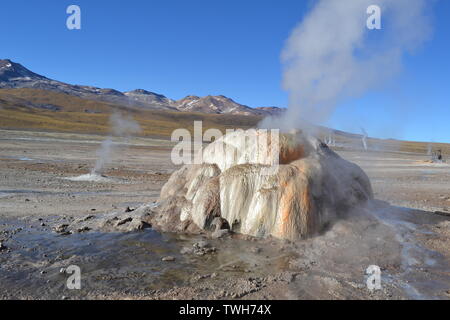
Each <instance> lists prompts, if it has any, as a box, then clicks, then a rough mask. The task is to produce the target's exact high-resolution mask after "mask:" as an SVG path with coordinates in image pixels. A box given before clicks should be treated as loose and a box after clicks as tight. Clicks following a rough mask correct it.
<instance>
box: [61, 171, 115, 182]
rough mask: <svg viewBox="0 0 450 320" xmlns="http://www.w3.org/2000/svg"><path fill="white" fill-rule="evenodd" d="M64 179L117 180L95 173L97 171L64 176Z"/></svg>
mask: <svg viewBox="0 0 450 320" xmlns="http://www.w3.org/2000/svg"><path fill="white" fill-rule="evenodd" d="M66 180H70V181H90V182H117V181H118V180H117V179H112V178H108V177H106V176H103V175H100V174H97V173H88V174H82V175H81V176H77V177H70V178H66Z"/></svg>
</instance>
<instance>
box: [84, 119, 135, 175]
mask: <svg viewBox="0 0 450 320" xmlns="http://www.w3.org/2000/svg"><path fill="white" fill-rule="evenodd" d="M109 122H110V126H111V132H112V135H111V136H109V137H108V138H107V139H106V140H104V141H103V142H102V144H101V146H100V148H99V149H98V150H97V156H98V158H97V161H96V162H95V166H94V168H93V169H92V171H91V174H92V175H97V174H101V173H102V170H103V169H104V167H105V165H107V164H108V163H110V162H111V160H112V152H113V148H114V142H113V140H112V139H113V137H112V136H115V137H123V138H126V139H128V138H130V137H131V135H133V134H136V133H139V132H140V131H141V127H140V126H139V124H138V123H137V122H136V121H135V120H133V119H132V118H131V117H123V116H122V115H121V114H120V113H114V114H112V115H111V117H110V119H109Z"/></svg>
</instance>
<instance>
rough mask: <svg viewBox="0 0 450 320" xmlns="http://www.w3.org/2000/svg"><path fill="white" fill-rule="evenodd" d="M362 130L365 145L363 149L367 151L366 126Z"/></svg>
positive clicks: (362, 139)
mask: <svg viewBox="0 0 450 320" xmlns="http://www.w3.org/2000/svg"><path fill="white" fill-rule="evenodd" d="M361 132H362V136H361V141H362V145H363V149H364V150H365V151H367V137H368V135H367V132H366V130H364V128H361Z"/></svg>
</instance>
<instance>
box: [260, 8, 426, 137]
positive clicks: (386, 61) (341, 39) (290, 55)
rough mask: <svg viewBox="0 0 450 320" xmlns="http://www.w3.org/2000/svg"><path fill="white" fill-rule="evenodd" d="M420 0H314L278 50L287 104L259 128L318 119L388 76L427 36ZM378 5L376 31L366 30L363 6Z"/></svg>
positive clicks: (298, 124)
mask: <svg viewBox="0 0 450 320" xmlns="http://www.w3.org/2000/svg"><path fill="white" fill-rule="evenodd" d="M427 4H429V3H427V2H426V1H425V0H339V1H337V0H320V1H318V2H317V4H316V5H315V7H314V8H313V9H312V10H311V12H310V13H309V14H308V15H307V16H306V17H305V18H304V19H303V21H302V22H301V23H300V24H299V25H298V26H297V27H296V28H295V29H294V30H293V31H292V34H291V35H290V37H289V39H288V40H287V42H286V45H285V48H284V50H283V52H282V55H281V57H282V62H283V65H284V75H283V87H284V89H285V90H287V91H288V93H289V108H288V110H287V112H286V113H285V114H284V116H282V117H281V118H278V119H266V120H264V121H263V122H262V123H261V126H262V127H276V128H280V129H282V128H283V129H292V128H298V127H299V126H301V125H302V124H301V123H300V121H301V120H303V121H306V123H311V122H312V123H323V122H324V121H326V120H327V119H328V118H329V117H330V115H331V114H332V112H333V111H334V108H335V107H336V105H337V104H338V103H340V102H342V101H343V100H345V99H348V98H351V97H357V96H359V95H361V94H363V93H365V92H366V91H367V90H369V89H372V88H375V87H377V86H379V85H381V84H383V83H384V82H385V81H387V80H389V79H391V78H392V77H393V76H394V75H396V74H397V73H398V72H399V71H400V70H401V65H402V58H403V56H404V55H405V54H406V53H411V52H413V51H414V49H416V48H417V47H418V46H419V45H420V44H422V43H423V42H424V40H426V39H427V37H428V36H429V34H430V31H431V27H430V21H429V18H428V16H427V13H426V8H425V7H426V5H427ZM370 5H378V6H379V7H380V8H381V27H382V29H381V30H369V29H368V28H367V27H366V21H367V19H368V17H369V14H367V12H366V11H367V8H368V6H370Z"/></svg>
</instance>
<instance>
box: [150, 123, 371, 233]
mask: <svg viewBox="0 0 450 320" xmlns="http://www.w3.org/2000/svg"><path fill="white" fill-rule="evenodd" d="M261 136H264V130H253V129H252V130H247V131H241V132H234V133H232V134H228V135H226V136H224V137H222V138H221V139H218V140H217V141H215V142H213V143H211V144H210V145H209V146H208V147H206V148H205V149H204V151H203V162H204V164H201V165H186V166H184V167H182V168H181V169H180V170H178V171H177V172H175V173H174V174H173V175H172V176H171V178H170V179H169V181H168V182H167V183H166V185H165V186H164V187H163V189H162V191H161V196H160V206H159V208H158V211H157V212H155V213H154V215H153V216H152V218H151V219H152V221H151V222H152V224H153V225H154V226H155V227H160V228H161V229H163V230H166V231H190V232H194V231H199V230H211V229H212V228H213V221H214V219H215V218H221V219H223V221H226V222H227V224H228V225H229V226H230V228H231V229H232V230H233V231H235V232H239V233H243V234H248V235H252V236H257V237H266V236H274V237H277V238H281V239H289V240H295V239H299V238H305V237H309V236H312V235H314V234H317V233H318V232H320V231H321V230H322V229H323V228H324V226H326V225H328V224H329V223H330V222H332V221H333V220H334V219H336V218H339V217H341V216H343V215H344V214H345V213H346V212H347V211H348V210H351V209H353V208H355V207H357V206H359V205H361V204H364V203H365V202H366V201H367V200H368V199H370V198H372V188H371V185H370V182H369V179H368V178H367V176H366V174H365V173H364V172H363V171H362V170H361V169H360V168H359V167H358V166H357V165H355V164H353V163H350V162H348V161H346V160H344V159H342V158H340V157H339V156H338V155H337V154H336V153H334V152H333V151H331V150H330V149H329V148H328V147H327V146H326V145H325V144H323V143H322V142H321V141H319V140H318V139H315V138H313V137H311V136H306V135H303V134H302V133H301V132H297V133H295V134H283V135H280V137H279V139H278V140H277V142H279V148H277V152H274V151H273V149H271V148H270V147H271V145H272V144H274V143H275V141H274V140H273V138H272V139H271V138H270V136H268V135H267V134H266V137H267V139H265V141H266V142H265V143H266V147H267V148H266V149H267V150H269V149H270V150H271V152H268V153H266V154H265V156H266V157H265V158H264V159H261V158H258V156H259V155H258V152H260V147H261V143H264V142H261V141H264V139H261V140H258V143H243V141H246V139H250V140H251V139H252V138H255V137H261ZM258 159H259V160H264V161H260V162H258ZM274 160H276V161H275V162H273V161H274ZM267 163H279V165H278V166H277V167H276V170H272V169H274V167H273V166H270V165H268V164H267ZM270 170H272V171H270ZM215 225H216V224H215V223H214V226H215Z"/></svg>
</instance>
